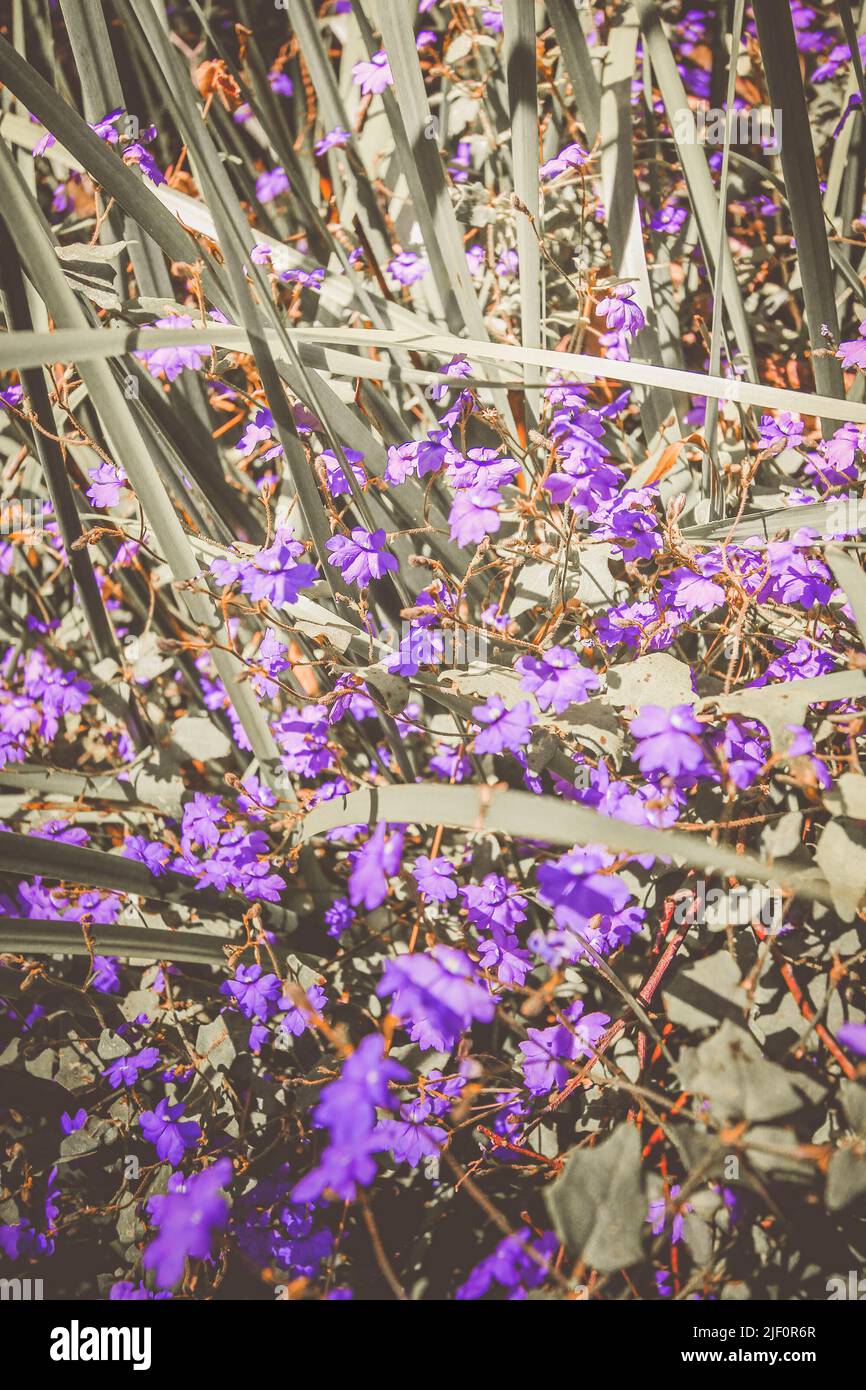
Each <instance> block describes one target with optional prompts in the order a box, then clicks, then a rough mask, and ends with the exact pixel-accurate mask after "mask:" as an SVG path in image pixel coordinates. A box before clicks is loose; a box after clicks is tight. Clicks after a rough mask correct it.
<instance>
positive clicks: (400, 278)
mask: <svg viewBox="0 0 866 1390" xmlns="http://www.w3.org/2000/svg"><path fill="white" fill-rule="evenodd" d="M386 269H387V271H388V274H389V275H390V276H391V279H392V280H393V281H394V282H395V284H397V285H414V283H415V281H416V280H423V278H424V276H425V275H426V274H427V271H428V270H429V269H430V267H429V266H428V265H427V262H426V261H422V259H421V257H420V256H416V255H415V252H414V251H401V252H400V254H399V256H395V257H394V259H393V260H392V261H389V262H388V265H387V267H386Z"/></svg>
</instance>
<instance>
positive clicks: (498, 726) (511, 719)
mask: <svg viewBox="0 0 866 1390" xmlns="http://www.w3.org/2000/svg"><path fill="white" fill-rule="evenodd" d="M472 718H473V719H474V720H475V722H476V724H483V725H484V726H485V727H484V728H483V729H482V731H481V733H479V734H477V735H476V737H475V751H476V753H503V752H505V751H506V750H507V751H508V752H511V753H515V752H516V751H517V749H518V748H522V747H523V745H524V744H526V743H528V742H529V739H530V735H531V732H532V726H533V724H534V723H535V716H534V715H533V713H532V706H531V705H530V703H529V701H528V700H521V701H520V703H519V704H517V705H515V706H514V708H513V709H509V708H508V707H507V706H506V705H505V703H504V702H503V700H502V697H501V696H499V695H491V697H490V699H489V700H488V701H487V703H486V704H485V705H473V706H472Z"/></svg>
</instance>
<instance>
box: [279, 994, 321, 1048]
mask: <svg viewBox="0 0 866 1390" xmlns="http://www.w3.org/2000/svg"><path fill="white" fill-rule="evenodd" d="M305 994H306V998H307V1002H308V1003H309V1006H310V1007H309V1010H304V1009H302V1008H300V1007H299V1006H298V1005H297V1004H296V1003H295V1001H294V999H292V997H291V996H290V995H284V996H283V998H282V999H281V1000H280V1008H281V1009H284V1010H285V1015H284V1017H283V1018H282V1019H281V1020H280V1028H281V1029H282V1030H283V1032H284V1033H291V1035H292V1037H293V1038H299V1037H300V1036H301V1034H302V1033H305V1032H306V1031H307V1029H308V1028H309V1027H310V1023H311V1015H312V1014H320V1013H321V1012H322V1010H323V1009H324V1007H325V1005H326V1004H327V1002H328V996H327V994H326V993H325V991H324V990H323V989H322V986H321V985H310V988H309V989H308V990H305Z"/></svg>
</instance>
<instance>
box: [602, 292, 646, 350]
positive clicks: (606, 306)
mask: <svg viewBox="0 0 866 1390" xmlns="http://www.w3.org/2000/svg"><path fill="white" fill-rule="evenodd" d="M595 312H596V314H597V315H598V317H599V318H602V319H604V321H605V324H606V325H607V328H608V329H609V330H613V331H614V332H616V333H625V334H626V335H627V336H628V337H633V336H634V334H635V333H639V332H640V331H641V329H642V328H643V326H644V324H645V323H646V319H645V318H644V314H643V310H642V309H641V307H640V305H639V304H635V302H634V286H633V285H615V286H614V288H613V289H612V290H611V292H610V294H609V295H608V296H607V298H606V299H602V300H600V301H599V303H598V304H597V305H596V307H595Z"/></svg>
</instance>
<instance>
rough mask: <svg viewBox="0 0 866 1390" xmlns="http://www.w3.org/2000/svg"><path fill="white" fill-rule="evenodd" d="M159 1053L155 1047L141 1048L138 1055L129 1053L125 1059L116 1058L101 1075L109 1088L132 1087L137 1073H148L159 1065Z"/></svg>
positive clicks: (136, 1078)
mask: <svg viewBox="0 0 866 1390" xmlns="http://www.w3.org/2000/svg"><path fill="white" fill-rule="evenodd" d="M159 1060H160V1057H159V1052H158V1051H157V1049H156V1048H155V1047H145V1048H142V1050H141V1052H139V1053H129V1055H128V1056H126V1057H116V1058H115V1059H114V1061H113V1062H111V1063H109V1065H108V1066H107V1067H106V1068H105V1071H104V1072H103V1073H102V1075H103V1076H105V1077H107V1078H108V1082H109V1085H111V1086H134V1085H135V1084H136V1082H137V1081H138V1077H139V1073H140V1072H143V1071H150V1069H151V1067H155V1066H158V1065H159Z"/></svg>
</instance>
